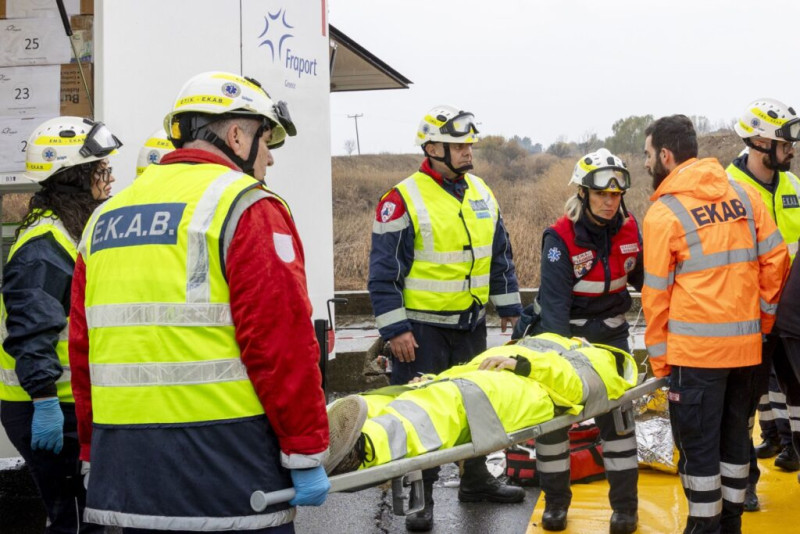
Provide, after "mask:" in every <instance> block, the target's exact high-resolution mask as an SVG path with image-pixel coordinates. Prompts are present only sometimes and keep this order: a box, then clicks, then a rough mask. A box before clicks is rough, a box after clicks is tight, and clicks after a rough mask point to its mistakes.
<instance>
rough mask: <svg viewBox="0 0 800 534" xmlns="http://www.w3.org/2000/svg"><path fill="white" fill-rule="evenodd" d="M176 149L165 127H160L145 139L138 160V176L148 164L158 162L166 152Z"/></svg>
mask: <svg viewBox="0 0 800 534" xmlns="http://www.w3.org/2000/svg"><path fill="white" fill-rule="evenodd" d="M173 150H175V146H174V145H173V144H172V141H170V140H169V138H168V137H167V132H165V131H164V128H159V129H158V130H156V131H155V132H153V134H152V135H151V136H150V138H149V139H148V140H147V141H145V143H144V146H142V148H141V150H139V157H138V158H137V160H136V177H137V178H138V177H139V175H141V174H142V173H143V172H144V170H145V169H146V168H147V166H148V165H150V164H151V163H158V162H160V161H161V158H163V157H164V156H165V155H166V154H169V153H170V152H172V151H173Z"/></svg>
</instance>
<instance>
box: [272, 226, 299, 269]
mask: <svg viewBox="0 0 800 534" xmlns="http://www.w3.org/2000/svg"><path fill="white" fill-rule="evenodd" d="M272 242H273V243H275V252H277V253H278V257H279V258H280V259H282V260H283V261H284V263H292V262H293V261H294V258H295V255H294V242H293V241H292V236H291V235H289V234H279V233H277V232H273V233H272Z"/></svg>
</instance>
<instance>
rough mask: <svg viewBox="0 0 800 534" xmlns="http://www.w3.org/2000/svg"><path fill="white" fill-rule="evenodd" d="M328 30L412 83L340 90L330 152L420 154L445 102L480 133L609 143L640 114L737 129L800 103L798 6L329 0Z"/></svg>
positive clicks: (733, 0) (793, 2)
mask: <svg viewBox="0 0 800 534" xmlns="http://www.w3.org/2000/svg"><path fill="white" fill-rule="evenodd" d="M329 8H330V23H331V24H333V25H334V26H336V27H337V28H338V29H339V30H341V31H342V32H344V33H345V34H346V35H347V36H349V37H350V38H352V39H354V40H355V41H356V42H357V43H359V44H360V45H362V46H364V47H365V48H366V49H367V50H369V51H370V52H372V53H373V54H375V55H376V56H378V57H379V58H380V59H382V60H383V61H384V62H386V63H387V64H389V65H390V66H392V67H393V68H394V69H395V70H397V71H398V72H400V73H401V74H403V75H404V76H405V77H406V78H408V79H410V80H411V81H413V82H414V83H413V85H411V86H410V88H409V89H407V90H390V91H366V92H353V93H332V94H331V131H332V132H331V133H332V146H331V148H332V150H333V153H334V154H335V155H336V154H344V153H345V149H344V144H345V141H346V140H348V139H355V128H354V124H353V119H348V118H347V115H353V114H356V113H358V114H363V115H364V116H363V117H361V118H359V120H358V127H359V134H360V141H361V152H362V153H364V154H370V153H373V154H374V153H380V152H390V153H413V152H415V151H416V150H417V149H416V148H415V147H414V145H413V140H414V135H415V132H416V128H417V125H418V123H419V120H420V119H421V118H422V116H423V115H424V114H425V112H426V111H428V109H430V108H431V107H433V106H435V105H437V104H451V105H453V106H456V107H458V108H461V109H464V110H468V111H472V112H473V113H475V116H476V118H477V121H478V122H480V123H481V126H480V130H481V134H487V135H492V134H495V135H503V136H506V137H511V136H513V135H520V136H523V137H524V136H528V137H530V138H531V139H532V140H533V142H534V143H535V142H540V143H542V144H543V145H544V146H545V147H546V146H547V145H549V144H550V143H552V142H554V141H555V140H557V139H558V138H559V137H560V136H564V137H566V138H567V139H568V140H572V141H579V140H580V139H581V138H582V137H584V136H585V135H586V134H587V133H596V134H597V135H598V136H599V137H600V138H604V137H607V136H609V135H611V133H612V132H611V125H612V124H613V123H614V121H616V120H617V119H619V118H623V117H627V116H630V115H646V114H652V115H654V116H655V117H659V116H662V115H667V114H672V113H685V114H687V115H704V116H706V117H708V118H709V119H710V120H711V122H712V124H715V123H717V122H719V121H726V122H728V121H730V120H731V119H733V118H734V117H736V116H738V115H740V114H741V113H742V111H744V109H745V108H746V106H747V104H748V103H749V102H750V101H752V100H755V99H756V98H759V97H764V96H770V97H773V98H777V99H779V100H782V101H784V102H786V103H787V104H789V105H793V106H795V107H796V108H798V107H800V1H799V0H759V1H757V0H747V1H740V0H671V1H665V0H658V1H652V0H610V1H597V0H595V1H591V0H560V1H557V0H548V1H543V0H494V1H491V0H329Z"/></svg>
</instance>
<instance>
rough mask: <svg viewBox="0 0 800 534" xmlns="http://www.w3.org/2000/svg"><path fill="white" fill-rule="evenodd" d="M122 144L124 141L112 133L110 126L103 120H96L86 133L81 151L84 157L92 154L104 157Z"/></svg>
mask: <svg viewBox="0 0 800 534" xmlns="http://www.w3.org/2000/svg"><path fill="white" fill-rule="evenodd" d="M121 146H122V142H121V141H120V140H119V139H117V137H116V136H115V135H114V134H113V133H111V130H109V129H108V126H106V125H105V124H103V123H102V122H96V123H94V126H92V129H91V130H89V133H88V134H86V141H84V142H83V146H82V147H81V149H80V152H79V153H80V155H81V156H83V157H84V158H88V157H90V156H93V157H96V158H104V157H106V156H108V155H109V154H111V153H112V152H114V151H115V150H116V149H118V148H120V147H121Z"/></svg>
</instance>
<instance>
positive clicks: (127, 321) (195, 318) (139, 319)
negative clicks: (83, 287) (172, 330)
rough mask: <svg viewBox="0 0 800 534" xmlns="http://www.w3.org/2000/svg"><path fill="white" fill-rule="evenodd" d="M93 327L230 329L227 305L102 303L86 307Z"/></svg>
mask: <svg viewBox="0 0 800 534" xmlns="http://www.w3.org/2000/svg"><path fill="white" fill-rule="evenodd" d="M86 324H87V325H88V327H89V328H90V329H92V328H108V327H118V326H232V325H233V318H232V317H231V308H230V305H228V304H227V303H215V304H209V303H183V302H148V303H131V304H102V305H96V306H89V307H87V308H86Z"/></svg>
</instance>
